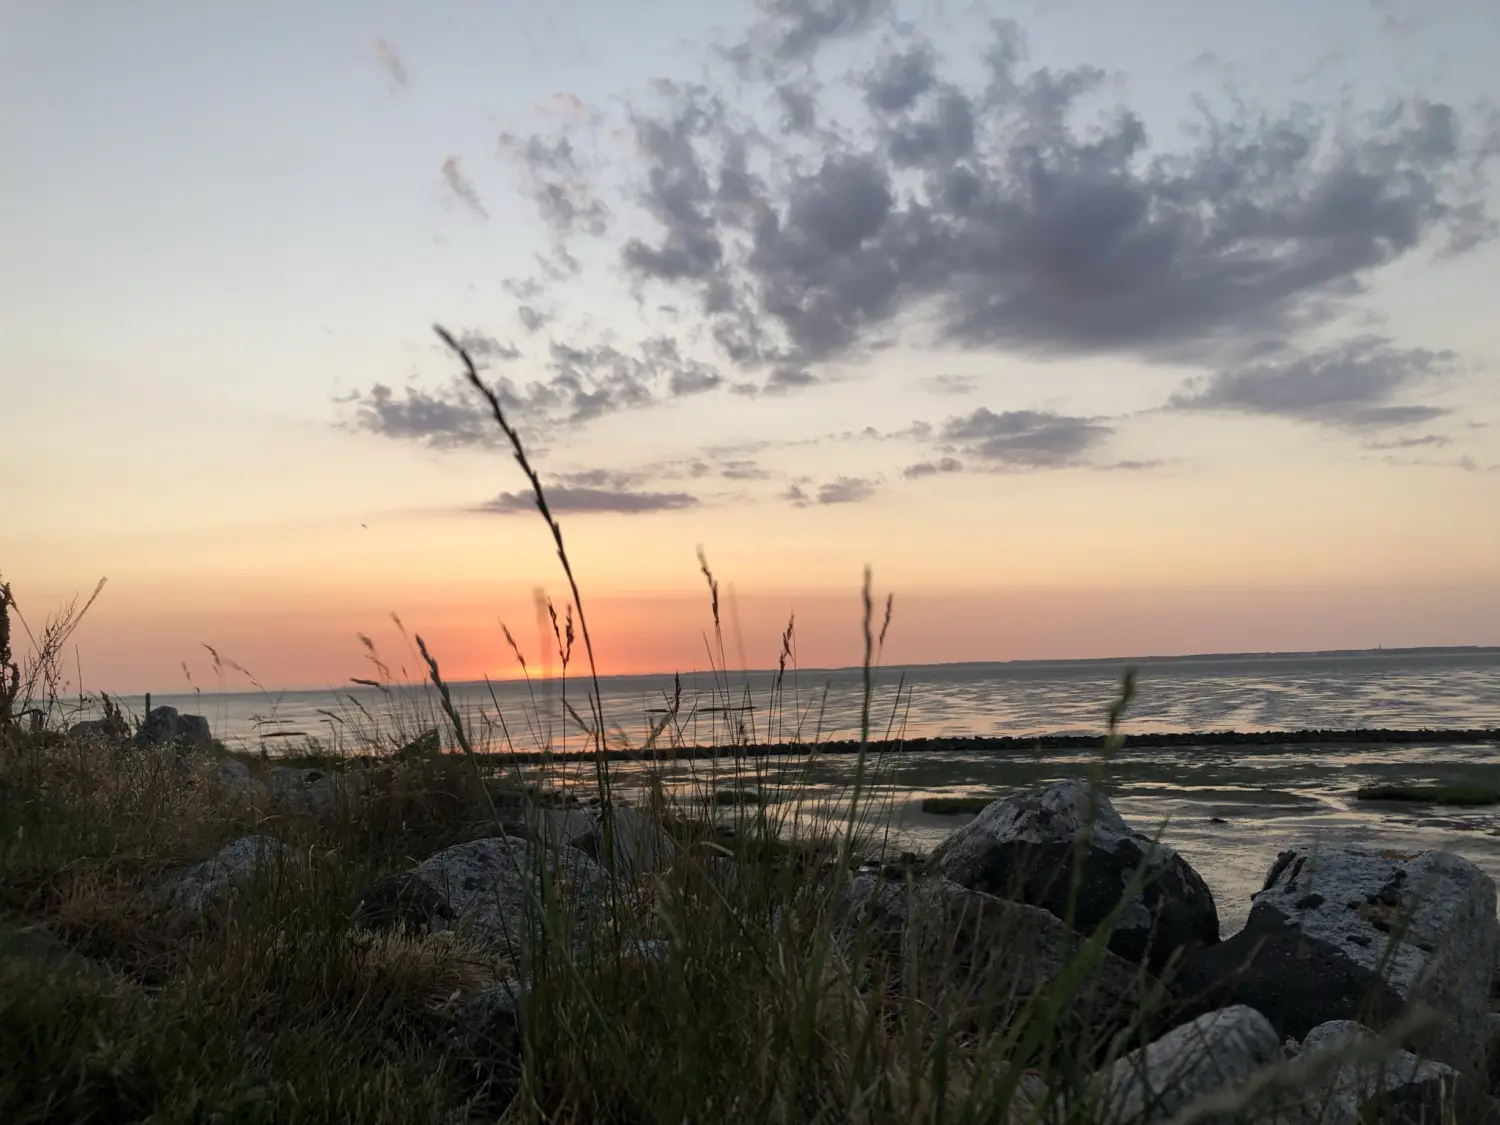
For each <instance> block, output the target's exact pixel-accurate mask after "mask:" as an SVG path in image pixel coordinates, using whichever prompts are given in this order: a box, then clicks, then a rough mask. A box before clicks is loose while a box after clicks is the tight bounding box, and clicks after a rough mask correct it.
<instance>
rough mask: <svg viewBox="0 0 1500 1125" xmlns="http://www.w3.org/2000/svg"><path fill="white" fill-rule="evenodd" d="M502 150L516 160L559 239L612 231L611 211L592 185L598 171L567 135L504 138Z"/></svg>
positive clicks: (511, 135)
mask: <svg viewBox="0 0 1500 1125" xmlns="http://www.w3.org/2000/svg"><path fill="white" fill-rule="evenodd" d="M500 148H501V151H502V152H504V153H507V154H508V155H510V156H511V157H512V158H513V159H514V160H515V161H516V163H517V165H518V166H519V168H520V169H521V172H522V184H523V190H524V191H525V192H526V194H527V195H528V196H530V198H531V200H532V201H533V202H534V203H535V204H536V207H537V211H538V213H539V214H540V215H541V216H542V218H543V219H544V220H545V221H546V223H547V225H548V226H549V227H550V228H551V229H552V232H553V234H554V235H555V236H556V237H557V238H558V239H560V240H563V241H564V242H565V241H566V240H567V239H568V238H570V237H571V236H573V235H575V234H586V235H593V236H595V237H598V236H600V235H603V234H604V233H605V232H606V231H607V230H608V229H609V221H610V212H609V208H608V207H607V206H605V204H604V202H603V200H601V199H600V198H599V197H598V195H597V194H596V190H595V187H594V184H593V178H594V176H595V174H596V170H595V168H593V167H592V166H591V165H590V164H589V163H588V162H586V161H585V160H584V159H583V158H582V156H581V155H580V154H579V151H578V149H577V147H576V146H575V144H574V141H573V138H572V137H571V136H570V135H568V133H567V132H564V134H563V135H561V136H556V137H552V138H544V137H540V136H531V137H520V136H517V135H516V134H514V133H502V134H501V135H500Z"/></svg>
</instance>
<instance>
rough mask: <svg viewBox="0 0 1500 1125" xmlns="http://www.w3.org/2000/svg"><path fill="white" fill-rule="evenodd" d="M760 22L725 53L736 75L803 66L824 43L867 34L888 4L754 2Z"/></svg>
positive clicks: (857, 0) (870, 0)
mask: <svg viewBox="0 0 1500 1125" xmlns="http://www.w3.org/2000/svg"><path fill="white" fill-rule="evenodd" d="M756 7H758V8H759V9H760V10H761V11H762V12H763V13H764V14H765V18H764V19H762V20H761V21H760V22H759V23H757V24H756V25H755V27H753V28H752V29H751V30H750V33H749V34H748V35H747V36H746V38H745V40H744V41H743V42H741V43H736V44H734V45H733V46H731V47H729V48H727V49H726V50H725V52H724V53H725V55H726V56H727V57H728V58H729V59H730V61H732V62H733V63H735V65H737V66H738V67H739V68H740V71H741V73H744V74H750V73H757V74H760V75H762V76H767V75H774V74H777V73H779V72H780V71H781V70H782V69H783V68H786V67H787V66H789V65H792V66H795V65H805V64H806V63H808V62H809V61H811V60H812V59H813V57H814V56H816V55H817V54H818V52H819V51H820V50H821V49H822V48H823V47H824V46H826V45H827V44H829V43H831V42H833V41H835V40H838V39H845V38H848V37H850V36H855V35H859V34H861V33H862V32H866V31H869V30H870V29H871V28H872V27H874V26H875V25H876V23H877V21H878V20H879V19H880V18H881V17H883V16H885V15H887V14H888V13H889V12H890V10H891V4H890V0H756Z"/></svg>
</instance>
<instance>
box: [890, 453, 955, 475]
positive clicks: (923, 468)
mask: <svg viewBox="0 0 1500 1125" xmlns="http://www.w3.org/2000/svg"><path fill="white" fill-rule="evenodd" d="M963 471H964V463H963V462H962V461H960V460H959V459H958V458H957V457H944V458H943V459H942V460H940V461H919V462H917V463H916V464H915V465H908V466H906V468H904V469H902V470H901V475H902V476H903V477H906V478H907V479H908V480H916V479H918V478H919V477H935V476H937V475H938V474H940V473H961V472H963Z"/></svg>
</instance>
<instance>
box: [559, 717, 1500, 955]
mask: <svg viewBox="0 0 1500 1125" xmlns="http://www.w3.org/2000/svg"><path fill="white" fill-rule="evenodd" d="M1097 763H1098V757H1097V755H1095V754H1093V753H1087V752H1079V753H1074V754H1058V753H1048V754H1035V755H1031V754H1005V755H1001V754H966V753H953V752H920V753H906V754H898V755H892V756H890V757H889V758H887V759H885V760H884V761H881V762H879V763H876V764H875V765H874V766H873V774H874V777H873V785H872V786H871V787H870V788H869V789H868V790H867V791H866V796H865V797H864V798H863V799H864V800H865V801H867V802H868V803H869V804H870V805H872V806H874V807H876V808H878V809H880V810H889V812H890V818H889V820H890V825H891V829H890V836H889V845H890V847H892V848H893V849H895V850H898V851H899V850H911V851H916V852H929V851H931V849H932V848H933V847H935V846H936V845H937V844H938V843H939V842H940V841H941V840H942V839H943V837H945V836H946V835H947V834H948V833H950V832H952V831H953V829H955V828H956V827H958V826H959V825H962V824H965V823H967V822H968V821H969V820H971V819H972V816H970V815H953V816H938V815H933V814H930V813H925V812H923V811H922V807H921V806H922V799H923V798H924V797H928V796H940V795H941V796H953V795H984V796H1001V795H1004V794H1005V793H1007V792H1011V791H1014V790H1016V789H1023V788H1027V787H1030V786H1034V785H1040V784H1045V783H1046V782H1049V781H1055V780H1060V779H1062V778H1067V777H1081V776H1087V775H1088V773H1089V771H1090V770H1091V768H1093V767H1094V766H1096V765H1097ZM575 768H576V767H575ZM855 768H856V764H855V760H854V758H853V757H852V756H848V755H840V756H835V757H829V758H825V759H823V760H822V761H820V762H818V763H815V764H814V765H813V766H812V767H811V768H808V767H806V766H805V765H804V764H802V763H797V762H791V761H788V760H780V761H774V762H770V763H766V764H764V765H762V767H761V768H760V769H758V770H757V769H754V768H753V767H752V768H748V769H746V770H744V771H743V772H738V773H736V772H734V771H733V770H731V769H729V768H725V767H723V766H721V767H719V768H718V769H717V770H711V769H710V768H709V766H708V763H703V762H697V763H674V764H672V765H669V766H652V767H646V766H643V765H638V764H633V763H632V764H630V765H627V766H616V767H614V769H615V770H616V773H617V776H618V777H620V779H621V781H622V782H625V783H626V784H629V780H633V779H635V778H638V777H641V776H642V775H644V774H645V773H646V772H647V771H648V770H649V771H650V772H653V773H655V774H656V775H657V776H659V777H661V778H662V779H663V781H664V782H666V784H667V787H668V788H669V789H677V790H679V791H682V792H706V791H713V790H717V789H723V788H731V787H736V786H744V787H754V788H758V789H760V790H761V791H762V792H763V793H765V794H766V795H767V796H768V797H769V798H771V800H772V801H773V803H772V804H770V805H769V806H768V810H769V815H771V816H776V815H777V814H778V808H777V805H776V804H775V803H774V802H775V800H776V797H777V795H778V793H779V792H786V793H790V792H793V791H795V792H796V793H798V794H801V797H800V798H798V799H799V800H803V801H808V803H809V805H810V806H811V807H810V808H809V810H808V815H810V816H820V817H836V818H839V819H842V818H844V817H847V815H848V797H849V793H850V783H851V782H852V780H853V774H854V770H855ZM1106 778H1107V780H1106V786H1107V789H1108V791H1109V793H1110V797H1111V800H1112V801H1113V802H1114V805H1115V807H1116V809H1118V811H1119V812H1120V814H1121V815H1122V816H1124V817H1125V819H1126V820H1127V821H1128V822H1129V823H1130V824H1131V825H1132V826H1133V827H1135V828H1136V829H1137V830H1139V831H1142V832H1146V833H1147V834H1150V835H1153V836H1155V835H1158V834H1159V836H1160V839H1161V840H1163V841H1164V842H1165V843H1167V844H1170V845H1171V846H1172V847H1174V848H1176V849H1177V851H1178V852H1180V853H1181V854H1182V856H1183V857H1184V858H1185V859H1186V860H1187V861H1188V862H1189V863H1191V864H1192V865H1193V867H1194V868H1195V869H1196V870H1197V871H1198V872H1199V873H1200V874H1201V875H1202V876H1203V878H1204V880H1205V881H1206V882H1207V883H1208V885H1209V887H1210V888H1211V889H1212V890H1213V892H1214V899H1215V901H1216V902H1217V903H1218V904H1219V913H1220V922H1221V926H1222V927H1223V929H1224V930H1225V932H1226V933H1229V932H1233V931H1235V930H1237V929H1238V928H1239V927H1240V926H1241V925H1243V924H1244V920H1245V916H1246V915H1247V914H1248V912H1249V909H1250V896H1251V895H1252V894H1253V893H1254V892H1256V891H1258V890H1260V888H1261V886H1262V884H1263V882H1264V880H1265V876H1266V872H1267V870H1268V869H1269V868H1270V866H1271V864H1272V863H1273V862H1274V861H1275V859H1276V855H1277V853H1278V852H1279V851H1282V850H1283V849H1285V848H1286V847H1287V846H1288V845H1289V844H1291V843H1293V842H1308V843H1310V842H1322V843H1324V844H1337V843H1359V844H1365V845H1374V846H1378V847H1380V848H1396V849H1398V850H1401V851H1420V850H1422V849H1424V848H1443V849H1446V850H1450V851H1456V852H1458V853H1459V854H1461V855H1464V856H1467V857H1468V858H1469V859H1471V860H1473V861H1474V862H1475V863H1476V864H1478V865H1479V866H1480V867H1481V868H1482V869H1484V870H1485V871H1486V872H1487V873H1488V874H1489V875H1490V876H1491V877H1492V878H1494V879H1495V880H1496V881H1497V882H1500V807H1487V808H1438V807H1435V806H1425V805H1409V804H1402V803H1397V802H1366V801H1359V800H1357V799H1356V798H1355V796H1354V794H1355V790H1357V789H1358V788H1359V787H1360V786H1363V785H1368V784H1373V783H1377V782H1403V783H1413V784H1424V783H1432V784H1435V783H1442V784H1475V785H1486V786H1490V787H1493V788H1496V789H1500V746H1497V745H1495V744H1483V745H1467V746H1440V747H1423V746H1410V747H1400V748H1397V749H1380V748H1374V749H1360V748H1353V747H1344V746H1323V747H1320V746H1316V745H1314V746H1310V747H1302V746H1298V747H1291V748H1277V747H1265V748H1260V747H1257V748H1255V750H1254V751H1253V752H1250V753H1239V754H1236V753H1233V752H1231V751H1226V750H1218V749H1202V748H1193V747H1181V748H1173V749H1169V750H1150V751H1144V750H1130V751H1125V752H1123V753H1122V754H1121V755H1120V757H1119V758H1118V759H1117V760H1116V762H1115V763H1114V764H1113V765H1112V766H1111V767H1110V768H1108V770H1107V772H1106ZM560 780H562V781H563V782H564V783H567V782H569V781H576V782H577V783H579V784H582V783H586V781H587V778H586V776H584V775H582V774H575V775H573V776H572V777H568V776H564V777H562V778H561V779H560Z"/></svg>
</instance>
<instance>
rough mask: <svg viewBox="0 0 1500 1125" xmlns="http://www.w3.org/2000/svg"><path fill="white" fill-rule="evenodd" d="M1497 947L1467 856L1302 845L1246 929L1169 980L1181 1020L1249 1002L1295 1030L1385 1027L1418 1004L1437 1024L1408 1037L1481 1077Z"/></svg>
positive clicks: (1270, 880) (1275, 873) (1189, 960)
mask: <svg viewBox="0 0 1500 1125" xmlns="http://www.w3.org/2000/svg"><path fill="white" fill-rule="evenodd" d="M1497 946H1500V922H1497V921H1496V918H1495V885H1494V883H1493V882H1492V881H1491V880H1490V878H1489V877H1488V876H1487V875H1485V874H1484V873H1483V872H1482V871H1480V870H1479V869H1478V868H1477V867H1475V866H1474V865H1473V864H1472V863H1470V862H1469V861H1468V860H1465V859H1463V858H1461V857H1459V856H1456V855H1452V854H1449V853H1447V852H1435V851H1429V852H1421V853H1418V854H1415V855H1403V854H1398V853H1396V852H1391V851H1380V850H1377V849H1374V848H1351V847H1343V848H1326V849H1322V850H1319V849H1317V848H1313V847H1295V848H1292V849H1291V850H1289V851H1285V852H1283V853H1281V856H1280V857H1279V858H1278V860H1277V861H1276V863H1275V864H1274V865H1273V866H1272V868H1271V870H1270V872H1269V874H1268V875H1267V878H1266V884H1265V888H1264V889H1263V890H1262V891H1260V892H1259V893H1258V894H1257V895H1256V896H1255V905H1254V907H1252V909H1251V911H1250V918H1249V920H1248V922H1247V923H1246V924H1245V928H1244V929H1243V930H1241V931H1240V932H1239V933H1238V934H1235V935H1234V936H1233V937H1231V938H1229V939H1227V940H1225V941H1222V942H1220V943H1219V944H1218V945H1215V946H1210V947H1206V948H1202V949H1198V950H1194V951H1192V952H1190V953H1189V954H1188V955H1187V956H1186V957H1185V958H1184V960H1183V963H1182V965H1181V967H1180V970H1179V972H1178V973H1177V974H1176V976H1175V977H1174V979H1173V981H1172V984H1173V986H1174V989H1175V991H1176V992H1177V994H1178V995H1179V996H1180V997H1182V998H1183V999H1184V1006H1183V1008H1182V1010H1181V1018H1187V1017H1190V1016H1191V1015H1193V1014H1194V1013H1197V1012H1201V1011H1206V1010H1210V1009H1213V1008H1219V1007H1223V1006H1225V1005H1227V1004H1230V1003H1235V1004H1248V1005H1250V1006H1251V1007H1253V1008H1255V1009H1256V1010H1257V1011H1259V1012H1261V1013H1262V1014H1264V1015H1265V1016H1266V1017H1267V1018H1268V1019H1269V1020H1270V1021H1271V1022H1272V1024H1273V1025H1275V1027H1276V1030H1277V1032H1278V1033H1280V1034H1282V1035H1292V1036H1296V1037H1297V1038H1299V1039H1301V1038H1302V1037H1304V1036H1305V1035H1307V1034H1308V1032H1310V1031H1311V1030H1312V1029H1313V1028H1314V1027H1317V1026H1319V1025H1320V1024H1324V1023H1327V1022H1329V1021H1332V1020H1359V1021H1360V1022H1362V1023H1364V1024H1366V1025H1368V1026H1370V1027H1374V1028H1380V1027H1382V1026H1384V1025H1385V1024H1386V1023H1388V1022H1390V1020H1392V1019H1394V1018H1395V1017H1396V1016H1397V1015H1399V1014H1402V1013H1403V1012H1406V1011H1407V1010H1409V1009H1410V1008H1411V1006H1413V1005H1414V1004H1419V1005H1421V1006H1423V1007H1426V1008H1428V1009H1430V1010H1431V1011H1432V1012H1434V1013H1435V1014H1436V1015H1437V1016H1438V1017H1439V1026H1437V1027H1436V1028H1435V1029H1434V1030H1431V1031H1429V1032H1427V1033H1425V1034H1423V1035H1421V1036H1419V1037H1416V1038H1414V1039H1413V1040H1412V1041H1411V1042H1409V1043H1408V1044H1407V1045H1408V1046H1410V1047H1411V1048H1412V1049H1414V1050H1417V1051H1419V1052H1421V1053H1423V1054H1424V1056H1425V1057H1427V1058H1430V1059H1434V1060H1436V1061H1438V1062H1443V1063H1447V1064H1448V1065H1450V1066H1453V1067H1456V1068H1457V1069H1458V1070H1460V1071H1462V1072H1464V1073H1466V1074H1469V1075H1471V1076H1474V1077H1476V1078H1482V1077H1483V1076H1484V1061H1485V1045H1486V1044H1485V1040H1486V1035H1485V1031H1486V1021H1487V1014H1488V1010H1489V992H1490V982H1491V977H1492V975H1493V973H1494V969H1495V956H1496V949H1497Z"/></svg>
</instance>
